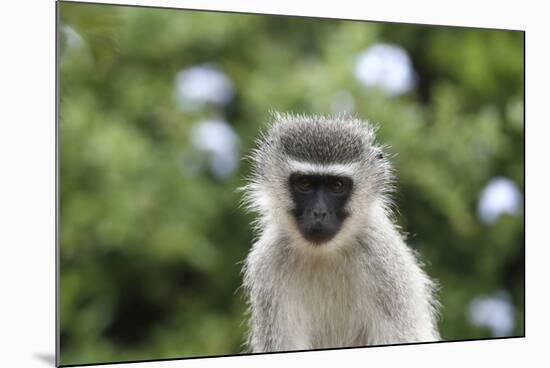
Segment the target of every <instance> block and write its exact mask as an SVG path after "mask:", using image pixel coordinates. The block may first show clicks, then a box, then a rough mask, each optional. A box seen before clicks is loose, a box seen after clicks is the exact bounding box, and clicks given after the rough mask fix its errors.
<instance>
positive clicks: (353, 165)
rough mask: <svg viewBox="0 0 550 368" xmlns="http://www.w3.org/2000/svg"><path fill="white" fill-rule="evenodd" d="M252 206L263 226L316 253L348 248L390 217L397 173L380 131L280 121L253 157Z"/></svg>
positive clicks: (303, 119) (330, 121)
mask: <svg viewBox="0 0 550 368" xmlns="http://www.w3.org/2000/svg"><path fill="white" fill-rule="evenodd" d="M250 157H251V159H252V166H253V175H252V178H251V180H250V181H249V183H248V185H246V187H245V190H246V196H245V200H246V203H247V205H248V207H249V208H250V209H252V210H253V211H255V212H256V213H258V215H259V221H258V223H257V225H258V226H257V227H258V229H259V230H260V231H266V227H269V226H276V227H277V230H278V231H279V232H280V231H283V232H285V233H286V235H287V236H288V237H291V238H298V239H300V240H303V241H305V243H307V244H309V245H314V246H325V245H326V244H327V243H330V242H337V240H338V239H341V240H343V241H345V239H347V238H348V237H349V236H353V235H354V234H356V232H357V231H359V230H360V228H362V227H364V226H365V221H368V220H369V216H371V215H373V216H374V214H375V213H376V210H380V209H382V210H386V209H387V206H388V203H389V201H388V198H387V197H388V196H387V193H388V191H389V190H390V188H391V181H392V175H391V168H390V165H389V162H388V161H387V160H386V159H385V157H384V155H383V152H382V147H381V146H379V145H377V144H376V143H375V129H374V128H373V127H372V126H371V125H370V124H369V123H367V122H364V121H361V120H358V119H355V118H351V117H349V116H332V117H324V116H318V115H314V116H303V115H290V114H275V115H274V121H273V123H272V124H271V126H270V127H269V129H268V130H267V132H266V134H264V135H262V136H261V137H260V139H259V140H258V142H257V147H256V149H255V150H254V151H253V152H252V154H251V156H250Z"/></svg>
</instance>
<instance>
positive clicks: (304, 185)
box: [294, 176, 313, 192]
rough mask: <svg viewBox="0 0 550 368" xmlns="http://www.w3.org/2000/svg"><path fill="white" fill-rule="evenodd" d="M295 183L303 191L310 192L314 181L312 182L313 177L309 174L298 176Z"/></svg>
mask: <svg viewBox="0 0 550 368" xmlns="http://www.w3.org/2000/svg"><path fill="white" fill-rule="evenodd" d="M294 185H295V186H296V188H297V189H298V190H299V191H301V192H309V191H310V190H311V189H312V188H313V183H312V182H311V179H310V178H308V177H307V176H302V177H301V178H298V179H297V180H296V181H295V182H294Z"/></svg>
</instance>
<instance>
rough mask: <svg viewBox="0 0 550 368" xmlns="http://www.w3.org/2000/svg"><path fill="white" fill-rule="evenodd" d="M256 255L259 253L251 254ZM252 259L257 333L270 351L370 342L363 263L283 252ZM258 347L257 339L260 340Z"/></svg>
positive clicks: (253, 320)
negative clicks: (256, 260) (253, 260)
mask: <svg viewBox="0 0 550 368" xmlns="http://www.w3.org/2000/svg"><path fill="white" fill-rule="evenodd" d="M251 256H252V258H255V256H256V255H255V254H252V255H251ZM259 258H260V259H262V260H268V259H269V262H266V263H265V264H264V266H262V265H261V263H262V262H252V263H253V264H254V265H255V266H257V267H253V268H252V269H249V270H248V271H249V276H251V279H254V280H255V282H254V283H253V284H252V285H250V286H251V290H250V291H251V301H252V303H253V304H255V305H254V308H253V311H255V313H256V315H253V316H252V323H253V326H252V327H253V330H255V332H254V337H253V339H254V338H255V337H261V340H262V341H264V342H266V343H267V344H268V345H269V346H266V347H265V350H301V349H317V348H328V347H343V346H354V345H357V346H361V345H366V344H368V343H369V341H368V330H369V318H368V310H369V309H370V306H369V301H368V300H367V299H366V298H365V290H366V289H368V282H367V280H365V277H366V274H365V269H364V262H361V261H360V260H359V259H357V258H356V257H355V255H348V256H347V257H337V258H335V257H313V258H312V257H305V256H304V255H300V254H296V253H293V254H289V253H278V254H270V255H269V256H268V257H266V255H265V254H264V255H262V256H261V257H259ZM263 335H267V336H263ZM256 346H257V344H256Z"/></svg>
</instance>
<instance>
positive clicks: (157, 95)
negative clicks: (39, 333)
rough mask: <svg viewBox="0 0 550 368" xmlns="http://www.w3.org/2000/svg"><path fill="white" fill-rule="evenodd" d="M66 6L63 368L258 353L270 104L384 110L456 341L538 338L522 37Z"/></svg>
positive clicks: (418, 240) (402, 217) (375, 116)
mask: <svg viewBox="0 0 550 368" xmlns="http://www.w3.org/2000/svg"><path fill="white" fill-rule="evenodd" d="M59 7H60V23H59V27H58V29H59V37H60V50H59V53H60V56H59V66H60V137H61V138H60V142H61V148H60V157H61V173H60V195H61V197H60V198H61V208H60V210H61V217H60V218H61V260H60V269H61V276H60V285H61V291H60V299H61V303H60V308H61V309H60V313H61V319H60V335H61V336H60V341H61V363H62V364H78V363H92V362H105V361H117V360H137V359H158V358H174V357H190V356H205V355H221V354H236V353H239V352H240V351H242V346H241V344H242V343H243V341H244V337H245V333H246V324H245V323H243V320H244V317H243V314H244V311H245V304H244V299H243V296H242V293H241V292H240V291H237V289H238V287H239V284H240V281H241V277H240V268H241V265H240V263H239V262H241V261H242V260H243V259H244V258H245V257H246V254H247V251H248V249H249V247H250V244H251V241H252V237H253V234H252V232H251V229H250V226H249V222H250V221H251V220H252V217H251V216H250V215H248V214H246V213H245V212H244V211H243V210H242V209H241V208H239V207H238V203H239V201H240V194H239V193H238V192H236V188H238V187H239V186H241V185H243V183H244V180H243V178H244V177H245V176H246V175H247V174H248V173H249V166H248V163H247V162H246V161H243V160H241V158H242V157H243V156H244V155H246V154H247V153H248V152H249V151H250V149H251V148H252V147H253V140H254V138H256V137H257V136H258V133H259V131H260V129H261V128H262V126H263V125H264V124H265V122H266V121H267V120H269V110H270V109H275V110H281V111H293V112H304V113H309V112H312V113H326V114H330V113H336V112H341V111H347V112H351V113H354V114H356V115H357V116H359V117H361V118H364V119H368V120H370V121H373V122H376V123H378V124H379V125H380V130H379V140H380V141H381V142H383V143H387V144H389V145H390V146H391V148H390V149H389V152H390V153H391V154H394V155H395V156H394V157H393V158H392V161H393V163H394V165H395V168H396V172H397V175H398V190H397V193H396V195H395V201H396V204H397V207H398V208H399V215H398V219H399V222H400V224H401V225H402V226H403V228H404V230H405V231H406V232H407V233H408V238H409V243H410V245H411V247H413V248H414V249H416V250H417V251H418V252H419V254H420V255H421V259H422V260H423V261H424V262H425V263H426V269H427V271H428V273H429V274H430V275H431V276H432V277H434V278H436V279H437V280H439V282H440V284H441V292H440V299H441V302H442V304H443V309H442V313H441V319H440V323H439V326H440V329H441V334H442V336H443V338H444V339H446V340H456V339H475V338H486V337H493V336H513V335H523V334H524V323H523V322H524V222H523V221H524V219H523V192H524V140H523V134H524V131H523V129H524V124H523V108H524V107H523V97H524V90H523V82H524V80H523V68H524V64H523V52H524V38H523V33H521V32H511V31H498V30H481V29H464V28H450V27H433V26H420V25H403V24H390V23H370V22H352V21H340V20H328V19H325V20H323V19H311V18H300V17H279V16H264V15H244V14H224V13H206V12H195V11H184V10H163V9H148V8H131V7H121V6H105V5H86V4H70V3H61V4H60V5H59Z"/></svg>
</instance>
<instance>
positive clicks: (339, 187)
mask: <svg viewBox="0 0 550 368" xmlns="http://www.w3.org/2000/svg"><path fill="white" fill-rule="evenodd" d="M329 189H330V191H331V192H333V193H342V192H344V190H345V189H346V183H344V181H343V180H341V179H333V180H331V181H330V183H329Z"/></svg>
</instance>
